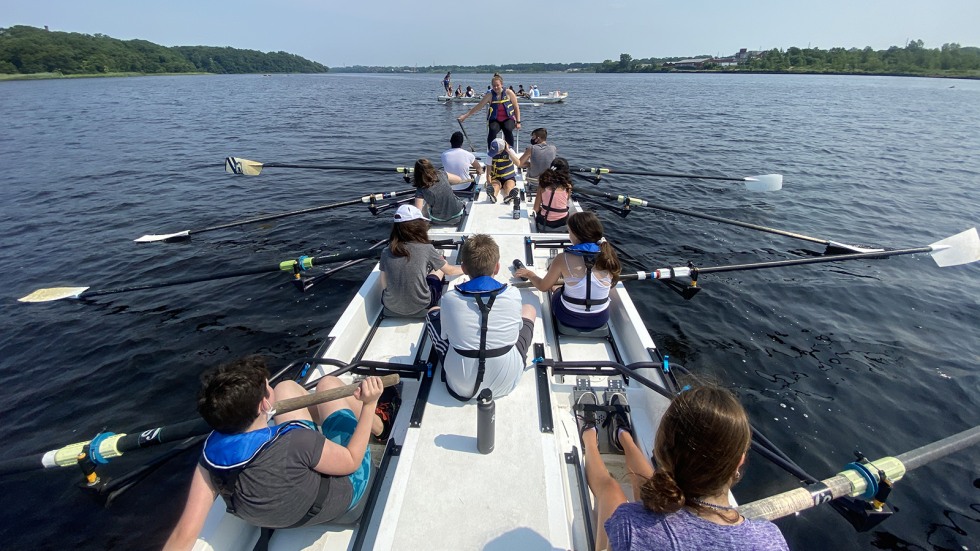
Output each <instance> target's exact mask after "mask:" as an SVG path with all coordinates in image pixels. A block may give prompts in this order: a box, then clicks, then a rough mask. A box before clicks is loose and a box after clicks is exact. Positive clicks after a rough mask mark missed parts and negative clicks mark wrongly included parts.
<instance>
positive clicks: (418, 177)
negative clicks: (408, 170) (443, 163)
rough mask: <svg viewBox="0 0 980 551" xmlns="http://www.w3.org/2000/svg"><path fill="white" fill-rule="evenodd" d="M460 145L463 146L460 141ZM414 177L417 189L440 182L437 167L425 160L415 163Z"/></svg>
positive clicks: (414, 184)
mask: <svg viewBox="0 0 980 551" xmlns="http://www.w3.org/2000/svg"><path fill="white" fill-rule="evenodd" d="M460 135H461V136H462V133H460ZM453 136H455V134H453ZM460 145H462V141H460ZM412 177H413V183H412V185H413V186H414V187H415V188H416V189H422V188H427V187H429V186H431V185H432V184H435V183H436V182H437V181H438V180H439V174H438V173H437V172H436V167H435V166H433V164H432V163H431V162H430V161H429V160H428V159H425V158H422V159H419V160H417V161H415V172H414V173H413V174H412Z"/></svg>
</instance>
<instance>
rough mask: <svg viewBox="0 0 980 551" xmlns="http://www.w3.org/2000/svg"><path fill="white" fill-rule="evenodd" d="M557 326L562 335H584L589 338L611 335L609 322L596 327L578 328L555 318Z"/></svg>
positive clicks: (602, 337)
mask: <svg viewBox="0 0 980 551" xmlns="http://www.w3.org/2000/svg"><path fill="white" fill-rule="evenodd" d="M554 320H555V327H557V328H558V332H559V333H561V334H562V335H566V336H569V337H584V338H587V339H604V338H606V337H608V336H609V324H608V323H604V324H602V325H601V326H600V327H596V328H595V329H577V328H575V327H569V326H567V325H565V324H564V323H562V322H560V321H558V318H554Z"/></svg>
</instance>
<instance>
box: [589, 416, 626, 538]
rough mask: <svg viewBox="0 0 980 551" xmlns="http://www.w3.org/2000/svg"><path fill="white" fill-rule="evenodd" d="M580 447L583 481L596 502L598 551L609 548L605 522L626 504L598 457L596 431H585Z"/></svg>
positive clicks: (621, 491) (616, 484)
mask: <svg viewBox="0 0 980 551" xmlns="http://www.w3.org/2000/svg"><path fill="white" fill-rule="evenodd" d="M582 447H583V448H585V480H586V481H587V482H588V484H589V489H590V490H592V495H594V496H595V501H596V517H597V520H598V526H597V527H596V536H595V548H596V551H600V550H603V549H606V548H607V547H609V537H608V536H606V527H605V526H604V525H605V523H606V520H608V519H609V517H611V516H612V514H613V511H615V510H616V508H617V507H619V506H620V505H622V504H623V503H626V494H624V493H623V489H622V488H621V487H620V486H619V483H618V482H616V479H614V478H613V477H612V475H610V474H609V470H608V469H606V464H605V463H604V462H603V461H602V456H600V455H599V441H598V436H597V434H596V431H594V430H587V431H585V432H583V433H582Z"/></svg>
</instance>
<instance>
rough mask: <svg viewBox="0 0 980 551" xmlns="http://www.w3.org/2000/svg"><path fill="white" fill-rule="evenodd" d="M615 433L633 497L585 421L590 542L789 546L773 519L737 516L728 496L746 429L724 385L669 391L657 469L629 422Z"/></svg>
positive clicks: (621, 548)
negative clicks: (593, 513)
mask: <svg viewBox="0 0 980 551" xmlns="http://www.w3.org/2000/svg"><path fill="white" fill-rule="evenodd" d="M615 437H616V440H617V443H618V444H619V445H620V446H621V447H622V449H623V452H624V454H625V456H626V468H627V470H628V471H629V473H630V481H631V483H632V486H633V493H634V499H636V500H638V501H639V502H638V503H637V502H634V503H629V502H627V499H626V495H625V494H624V493H623V490H622V488H621V487H620V485H619V483H618V482H617V481H616V480H615V479H614V478H613V477H612V476H611V475H610V474H609V471H608V470H607V469H606V466H605V464H604V463H603V461H602V457H601V456H600V455H599V447H598V441H597V436H596V431H595V430H592V427H590V426H588V425H586V426H585V427H583V431H582V442H583V447H584V449H585V472H586V478H587V480H588V483H589V488H590V489H591V490H592V493H593V494H594V495H595V497H596V508H597V509H598V511H597V512H598V517H599V519H600V525H599V529H598V534H597V535H596V549H607V548H608V549H610V550H613V551H625V550H633V549H719V550H750V549H751V550H773V551H775V550H786V549H788V547H787V545H786V540H785V539H784V538H783V536H782V534H781V533H780V532H779V529H778V528H776V526H775V525H774V524H772V523H771V522H769V521H766V520H747V519H745V518H743V517H742V516H741V515H740V514H739V513H738V510H737V509H736V508H735V507H734V506H733V505H732V504H731V502H730V501H729V493H730V492H729V490H730V489H731V487H732V486H733V485H734V484H735V483H736V482H737V481H738V480H739V479H740V478H741V468H742V466H743V465H744V463H745V454H746V452H748V450H749V443H750V442H751V438H752V433H751V429H750V427H749V421H748V417H747V416H746V414H745V410H744V409H742V406H741V404H739V403H738V400H737V399H736V398H735V396H733V395H732V394H731V393H730V392H728V391H727V390H724V389H721V388H716V387H695V388H692V389H689V390H686V391H683V392H681V393H680V394H679V395H677V397H675V398H674V400H673V401H672V402H671V404H670V407H668V408H667V411H666V412H665V413H664V415H663V417H662V418H661V420H660V427H659V428H658V430H657V436H656V438H655V440H654V446H653V460H654V462H655V463H656V465H657V468H656V469H654V467H653V465H651V463H650V461H649V460H647V458H646V456H645V455H644V453H643V452H642V451H641V450H640V448H639V447H638V446H637V445H636V442H635V441H634V440H633V434H632V431H631V429H630V426H629V424H628V423H623V422H620V423H619V424H618V430H617V434H616V436H615Z"/></svg>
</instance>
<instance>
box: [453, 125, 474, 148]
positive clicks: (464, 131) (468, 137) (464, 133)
mask: <svg viewBox="0 0 980 551" xmlns="http://www.w3.org/2000/svg"><path fill="white" fill-rule="evenodd" d="M456 122H458V123H459V129H460V130H462V131H463V137H464V138H466V143H468V144H470V151H472V152H474V153H476V149H474V148H473V142H471V141H470V136H469V134H467V133H466V127H464V126H463V121H461V120H459V119H456Z"/></svg>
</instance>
